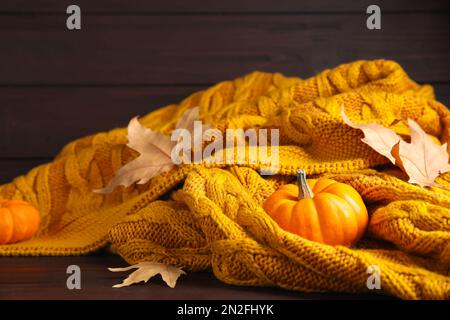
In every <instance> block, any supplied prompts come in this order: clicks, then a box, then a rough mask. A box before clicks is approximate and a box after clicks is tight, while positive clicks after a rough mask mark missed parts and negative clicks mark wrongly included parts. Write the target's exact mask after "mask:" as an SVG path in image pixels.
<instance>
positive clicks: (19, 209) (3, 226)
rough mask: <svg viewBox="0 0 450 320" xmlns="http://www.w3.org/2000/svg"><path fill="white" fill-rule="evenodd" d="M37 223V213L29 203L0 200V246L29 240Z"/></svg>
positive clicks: (38, 218)
mask: <svg viewBox="0 0 450 320" xmlns="http://www.w3.org/2000/svg"><path fill="white" fill-rule="evenodd" d="M39 223H40V215H39V212H38V211H37V210H36V209H35V208H34V207H33V206H32V205H30V204H29V203H27V202H25V201H21V200H0V245H1V244H9V243H16V242H19V241H23V240H28V239H30V238H31V237H33V236H34V234H35V233H36V231H37V229H38V227H39Z"/></svg>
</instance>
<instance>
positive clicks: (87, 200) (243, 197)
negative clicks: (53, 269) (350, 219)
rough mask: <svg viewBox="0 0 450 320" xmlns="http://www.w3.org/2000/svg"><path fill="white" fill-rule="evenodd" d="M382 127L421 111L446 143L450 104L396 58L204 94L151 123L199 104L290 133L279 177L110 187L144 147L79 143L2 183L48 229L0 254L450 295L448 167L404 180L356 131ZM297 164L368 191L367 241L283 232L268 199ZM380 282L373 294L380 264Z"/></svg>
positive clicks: (183, 176)
mask: <svg viewBox="0 0 450 320" xmlns="http://www.w3.org/2000/svg"><path fill="white" fill-rule="evenodd" d="M342 105H344V106H345V111H346V114H347V115H348V117H349V118H350V119H351V120H352V121H353V122H356V123H367V122H376V123H380V124H382V125H384V126H386V127H388V128H391V129H392V130H394V131H395V132H397V133H398V134H401V135H403V136H408V135H409V129H408V125H407V121H406V120H407V119H408V118H411V119H413V120H415V121H416V122H418V123H419V125H420V126H421V127H422V128H423V129H424V130H425V131H426V132H427V133H428V134H430V135H433V136H435V137H436V138H437V139H439V140H440V141H441V143H445V142H448V141H449V135H450V112H449V111H448V110H447V108H446V107H445V106H444V105H442V104H441V103H439V102H437V101H436V100H434V93H433V89H432V87H430V86H428V85H424V86H421V85H418V84H417V83H415V82H414V81H412V80H411V79H410V78H409V77H408V76H407V74H406V73H405V72H404V70H403V69H402V68H401V67H400V66H399V65H398V64H397V63H395V62H393V61H386V60H375V61H356V62H353V63H350V64H344V65H341V66H338V67H336V68H335V69H331V70H325V71H323V72H321V73H320V74H318V75H316V76H314V77H312V78H309V79H305V80H302V79H299V78H288V77H285V76H283V75H281V74H277V73H275V74H271V73H262V72H254V73H251V74H249V75H247V76H245V77H242V78H238V79H236V80H233V81H225V82H222V83H219V84H217V85H215V86H213V87H211V88H209V89H207V90H203V91H200V92H197V93H195V94H193V95H191V96H190V97H188V98H186V99H185V100H183V101H182V102H181V103H180V104H178V105H169V106H166V107H164V108H161V109H159V110H156V111H154V112H152V113H150V114H148V115H146V116H144V117H143V118H142V119H141V123H142V124H143V125H144V126H146V127H150V128H152V129H153V130H156V131H159V132H162V133H164V134H170V133H171V131H172V130H173V129H174V128H175V125H176V122H177V120H178V119H179V118H180V117H181V115H182V114H183V113H184V111H186V110H187V109H188V108H192V107H195V106H199V107H200V117H201V119H202V121H203V122H204V123H210V124H212V125H213V126H215V127H216V128H218V129H220V130H224V129H226V128H243V129H247V128H278V129H280V172H279V174H278V175H275V176H270V177H261V176H260V174H259V173H258V169H260V168H259V166H258V165H257V164H256V165H255V164H252V165H240V166H222V167H221V168H218V167H213V166H211V165H209V166H204V165H181V166H179V167H176V168H175V169H173V170H172V171H170V172H166V173H163V174H161V175H160V176H157V177H155V178H153V179H151V180H150V181H149V182H148V183H147V184H145V185H136V186H132V187H129V188H122V187H121V188H117V189H116V190H115V191H114V192H113V193H111V194H108V195H100V194H96V193H93V192H92V190H94V189H98V188H101V187H103V186H105V185H106V184H107V183H108V182H109V181H110V180H111V179H112V177H113V176H114V173H115V172H116V171H117V170H118V169H119V168H120V167H121V166H123V165H124V164H126V163H127V162H129V161H131V160H132V159H134V158H135V157H136V156H137V154H136V152H134V151H133V150H131V149H129V148H128V147H127V146H126V142H127V138H126V135H127V132H126V129H125V128H122V129H115V130H112V131H109V132H104V133H99V134H95V135H92V136H88V137H85V138H82V139H79V140H76V141H74V142H72V143H70V144H68V145H67V146H66V147H65V148H64V149H63V150H62V151H61V153H60V154H59V155H58V156H57V157H56V158H55V160H54V161H53V162H51V163H49V164H45V165H42V166H39V167H37V168H35V169H33V170H31V171H30V172H29V173H28V174H26V175H24V176H21V177H18V178H16V179H15V180H14V181H12V182H11V183H9V184H6V185H3V186H0V198H6V199H24V200H26V201H28V202H30V203H31V204H32V205H34V206H35V207H37V208H39V210H40V212H41V220H42V222H41V226H40V229H39V231H38V234H37V236H36V237H34V238H33V239H31V240H28V241H25V242H21V243H18V244H14V245H4V246H0V255H81V254H86V253H89V252H92V251H95V250H97V249H99V248H101V247H104V246H107V245H110V246H111V248H112V250H113V251H115V252H116V253H118V254H120V255H121V256H122V257H123V258H124V259H125V260H127V261H128V262H129V263H133V264H134V263H138V262H142V261H158V262H163V263H169V264H173V265H176V266H180V267H183V268H185V269H187V270H190V271H196V270H201V269H208V268H210V269H212V270H213V272H214V274H215V275H216V277H217V278H219V279H220V280H222V281H224V282H226V283H231V284H236V285H255V286H279V287H282V288H286V289H291V290H301V291H313V292H320V291H334V292H370V291H372V292H373V291H375V292H378V291H381V292H384V293H387V294H390V295H394V296H397V297H400V298H404V299H449V298H450V277H449V267H450V241H449V240H450V191H448V190H450V174H448V173H447V174H444V175H442V176H441V177H439V178H438V179H437V182H438V183H440V184H441V185H443V186H444V187H446V188H447V190H446V189H442V188H435V187H431V188H421V187H419V186H415V185H411V184H408V183H407V182H405V179H404V177H403V176H402V174H401V172H399V171H398V170H397V169H395V168H394V167H392V166H390V165H388V160H387V159H386V158H384V157H382V156H380V155H379V154H377V153H376V152H375V151H373V150H372V149H370V148H369V147H368V146H367V145H365V144H364V143H363V142H361V138H362V136H363V134H362V133H361V132H360V131H359V130H356V129H353V128H350V127H348V126H346V125H345V124H344V123H343V121H342V119H341V117H340V111H341V106H342ZM298 168H303V169H305V170H306V172H307V173H308V174H309V175H310V176H312V177H328V178H332V179H335V180H337V181H340V182H344V183H348V184H350V185H351V186H353V187H354V188H355V189H356V190H358V191H359V192H360V194H361V196H362V197H363V199H364V201H365V203H366V205H367V206H368V208H369V213H370V222H369V230H368V232H367V234H366V236H365V237H364V239H363V240H362V241H361V242H359V243H358V244H357V246H355V247H352V248H348V247H343V246H337V247H332V246H328V245H324V244H320V243H315V242H311V241H308V240H306V239H303V238H301V237H298V236H296V235H293V234H290V233H288V232H285V231H283V230H282V229H280V228H279V227H278V225H277V224H276V223H275V222H274V221H273V220H272V219H271V218H270V217H269V216H268V215H267V214H266V213H265V212H264V210H263V209H262V204H263V202H264V201H265V199H267V197H268V196H269V195H270V194H271V193H272V192H274V191H275V190H276V189H277V188H278V187H279V186H280V185H282V184H285V183H288V182H291V181H292V180H293V177H294V175H295V172H296V170H297V169H298ZM373 266H376V267H378V268H379V270H380V276H381V290H369V289H368V287H367V279H368V277H369V276H370V274H368V273H367V270H368V268H369V267H373Z"/></svg>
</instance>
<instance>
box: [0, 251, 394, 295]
mask: <svg viewBox="0 0 450 320" xmlns="http://www.w3.org/2000/svg"><path fill="white" fill-rule="evenodd" d="M69 265H78V266H79V267H80V269H81V288H82V289H81V290H68V289H67V286H66V281H67V277H68V276H69V275H68V274H67V273H66V270H67V267H68V266H69ZM122 266H126V263H125V262H123V260H122V259H121V258H119V257H118V256H112V255H104V254H97V255H94V256H85V257H15V258H14V257H0V300H13V299H38V300H41V299H42V300H45V299H58V300H69V299H89V300H90V299H114V300H127V299H138V300H142V299H145V300H166V299H170V300H177V299H185V300H197V299H205V300H209V299H214V300H216V299H232V300H265V299H271V300H277V299H308V300H309V299H312V300H318V299H388V297H386V296H381V295H376V294H372V295H369V294H361V295H352V294H339V293H303V292H294V291H288V290H282V289H279V288H262V287H238V286H232V285H227V284H224V283H222V282H220V281H219V280H217V279H216V278H215V277H214V276H213V275H212V274H211V273H210V272H196V273H188V274H187V275H185V276H182V277H181V278H180V279H179V280H178V282H177V287H176V289H175V290H174V289H171V288H169V287H168V286H167V285H165V284H164V282H163V281H162V280H161V279H160V277H155V279H152V280H151V284H148V283H147V284H138V285H133V286H131V287H125V288H121V289H116V288H112V286H113V285H114V284H117V283H120V282H122V280H123V278H124V277H125V276H126V275H127V274H128V273H126V272H125V273H112V272H110V271H108V270H107V268H108V267H122Z"/></svg>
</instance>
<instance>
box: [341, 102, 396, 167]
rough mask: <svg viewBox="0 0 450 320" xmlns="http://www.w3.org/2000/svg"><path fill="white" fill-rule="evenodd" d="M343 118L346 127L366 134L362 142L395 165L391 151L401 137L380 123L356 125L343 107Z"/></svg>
mask: <svg viewBox="0 0 450 320" xmlns="http://www.w3.org/2000/svg"><path fill="white" fill-rule="evenodd" d="M341 116H342V119H343V120H344V122H345V124H346V125H348V126H350V127H352V128H354V129H360V130H361V131H362V132H363V133H364V138H363V139H361V141H362V142H364V143H366V144H368V145H369V147H371V148H372V149H373V150H375V151H376V152H378V153H379V154H381V155H383V156H385V157H386V158H388V159H389V160H390V161H391V162H392V163H394V164H395V158H394V156H393V155H392V154H391V151H392V148H393V147H394V146H395V145H396V144H397V143H398V142H399V141H400V137H399V136H398V135H397V134H396V133H395V132H394V131H392V130H390V129H388V128H386V127H383V126H382V125H381V124H378V123H364V124H355V123H353V122H351V121H350V119H349V118H348V117H347V115H346V114H345V112H344V107H343V106H342V109H341Z"/></svg>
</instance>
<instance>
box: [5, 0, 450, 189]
mask: <svg viewBox="0 0 450 320" xmlns="http://www.w3.org/2000/svg"><path fill="white" fill-rule="evenodd" d="M74 3H75V4H77V5H79V6H80V7H81V10H82V29H81V30H80V31H69V30H67V29H66V23H65V22H66V18H67V14H66V13H65V12H66V8H67V6H68V5H69V4H74ZM372 3H373V1H369V0H355V1H335V0H322V1H318V0H302V1H298V0H288V1H272V0H227V1H200V0H189V1H185V0H176V1H171V0H167V1H149V0H127V1H120V0H78V1H72V0H70V1H66V0H2V1H0V150H1V152H0V182H7V181H9V180H11V179H12V178H14V177H15V176H16V175H18V174H21V173H25V172H26V171H28V170H29V169H30V168H32V167H33V166H34V165H36V164H39V163H42V162H46V161H49V160H50V159H51V158H52V157H53V156H54V155H55V153H57V152H58V150H59V149H60V148H61V147H62V146H63V145H64V144H65V143H67V142H68V141H70V140H72V139H74V138H77V137H80V136H83V135H86V134H90V133H94V132H97V131H102V130H107V129H110V128H113V127H117V126H125V125H126V124H127V123H128V120H129V119H130V118H131V117H133V116H135V115H143V114H145V113H147V112H149V111H151V110H153V109H155V108H158V107H160V106H163V105H165V104H169V103H174V102H177V101H179V100H181V99H182V98H183V97H185V96H187V95H189V94H190V93H192V92H194V91H196V90H199V89H202V88H205V87H208V86H210V85H212V84H214V83H216V82H218V81H222V80H225V79H232V78H235V77H238V76H241V75H243V74H245V73H248V72H250V71H252V70H263V71H278V72H282V73H284V74H286V75H296V76H300V77H309V76H312V75H314V74H315V73H317V72H319V71H321V70H323V69H325V68H330V67H333V66H336V65H338V64H340V63H344V62H349V61H352V60H355V59H373V58H387V59H394V60H396V61H398V62H400V63H401V64H402V65H403V66H404V68H405V69H406V70H407V72H408V73H409V74H410V76H411V77H412V78H413V79H415V80H416V81H418V82H421V83H430V84H432V85H434V87H435V89H436V93H437V96H438V99H440V100H441V101H442V102H444V103H445V104H447V105H448V104H450V62H449V58H450V57H449V52H450V41H449V39H450V28H449V21H450V19H449V18H450V12H449V1H448V0H427V1H423V0H420V1H417V0H399V1H392V0H383V1H376V2H375V3H377V4H378V5H379V6H380V7H381V9H382V30H374V31H371V30H368V29H366V27H365V23H366V18H367V15H366V13H365V10H366V8H367V6H368V5H369V4H372Z"/></svg>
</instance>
